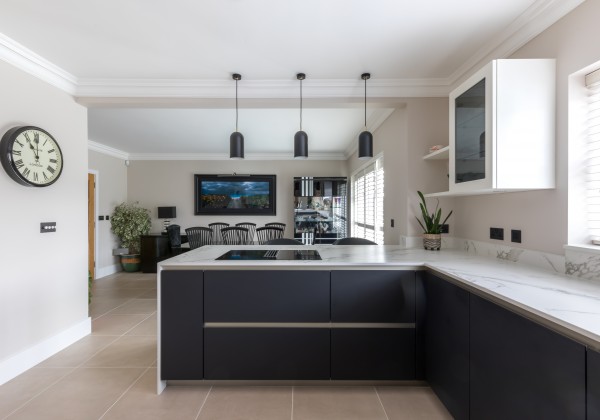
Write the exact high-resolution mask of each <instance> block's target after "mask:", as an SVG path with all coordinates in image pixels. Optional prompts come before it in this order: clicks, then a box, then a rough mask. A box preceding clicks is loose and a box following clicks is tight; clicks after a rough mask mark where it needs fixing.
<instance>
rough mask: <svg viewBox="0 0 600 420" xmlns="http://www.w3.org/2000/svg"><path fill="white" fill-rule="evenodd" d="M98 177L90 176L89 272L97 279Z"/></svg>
mask: <svg viewBox="0 0 600 420" xmlns="http://www.w3.org/2000/svg"><path fill="white" fill-rule="evenodd" d="M95 198H96V176H95V175H94V174H88V270H89V271H90V273H91V274H92V278H93V279H94V278H96V272H95V268H96V262H95V258H94V256H95V254H96V248H95V243H96V236H95V233H96V230H95V226H96V212H95V208H96V200H95Z"/></svg>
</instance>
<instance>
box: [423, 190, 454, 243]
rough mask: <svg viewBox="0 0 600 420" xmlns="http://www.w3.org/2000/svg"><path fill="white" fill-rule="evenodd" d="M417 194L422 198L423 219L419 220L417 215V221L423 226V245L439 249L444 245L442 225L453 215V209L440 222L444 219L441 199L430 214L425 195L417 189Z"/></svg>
mask: <svg viewBox="0 0 600 420" xmlns="http://www.w3.org/2000/svg"><path fill="white" fill-rule="evenodd" d="M417 194H419V197H420V198H421V202H420V203H419V206H420V207H421V215H422V216H423V221H421V220H419V218H418V217H417V222H419V224H420V225H421V227H422V228H423V247H424V248H425V249H428V250H439V249H440V248H441V247H442V225H443V224H445V223H446V221H447V220H448V218H449V217H450V216H451V215H452V211H450V213H448V215H447V216H446V218H445V219H444V221H443V222H441V223H440V220H441V219H442V209H440V208H439V205H440V201H439V200H438V202H437V205H436V206H435V210H434V211H433V213H431V214H429V210H428V209H427V202H426V201H425V196H424V195H423V193H422V192H421V191H417Z"/></svg>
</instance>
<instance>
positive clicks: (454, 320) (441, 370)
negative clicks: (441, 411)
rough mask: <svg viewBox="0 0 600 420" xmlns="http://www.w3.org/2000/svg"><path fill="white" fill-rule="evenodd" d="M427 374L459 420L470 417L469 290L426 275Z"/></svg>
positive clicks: (439, 394) (433, 386)
mask: <svg viewBox="0 0 600 420" xmlns="http://www.w3.org/2000/svg"><path fill="white" fill-rule="evenodd" d="M425 302H426V303H425V321H424V334H425V377H426V379H427V382H428V383H429V385H430V386H431V388H432V389H433V390H434V392H435V393H436V395H437V396H438V397H439V399H440V400H441V401H442V403H443V404H444V405H445V406H446V408H447V409H448V411H449V412H450V413H451V414H452V416H453V417H454V418H455V419H457V420H461V419H468V418H469V292H467V291H466V290H464V289H461V288H460V287H458V286H455V285H453V284H451V283H449V282H447V281H445V280H443V279H440V278H439V277H436V276H434V275H433V274H431V273H426V274H425Z"/></svg>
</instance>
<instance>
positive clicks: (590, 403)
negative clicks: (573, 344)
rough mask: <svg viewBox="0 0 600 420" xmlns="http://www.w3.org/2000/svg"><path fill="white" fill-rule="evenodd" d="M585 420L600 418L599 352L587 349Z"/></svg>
mask: <svg viewBox="0 0 600 420" xmlns="http://www.w3.org/2000/svg"><path fill="white" fill-rule="evenodd" d="M587 420H600V353H598V352H597V351H594V350H592V349H589V348H588V350H587Z"/></svg>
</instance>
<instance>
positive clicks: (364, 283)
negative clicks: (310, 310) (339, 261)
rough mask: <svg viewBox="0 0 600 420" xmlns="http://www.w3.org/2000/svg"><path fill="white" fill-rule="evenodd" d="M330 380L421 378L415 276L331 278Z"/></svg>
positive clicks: (374, 273)
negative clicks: (419, 372) (418, 360)
mask: <svg viewBox="0 0 600 420" xmlns="http://www.w3.org/2000/svg"><path fill="white" fill-rule="evenodd" d="M331 322H332V323H333V329H332V331H331V378H332V379H345V380H361V379H371V380H414V379H415V378H416V364H415V357H416V333H415V272H414V271H391V270H390V271H379V270H363V271H361V270H356V271H346V270H339V271H338V270H336V271H332V272H331Z"/></svg>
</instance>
